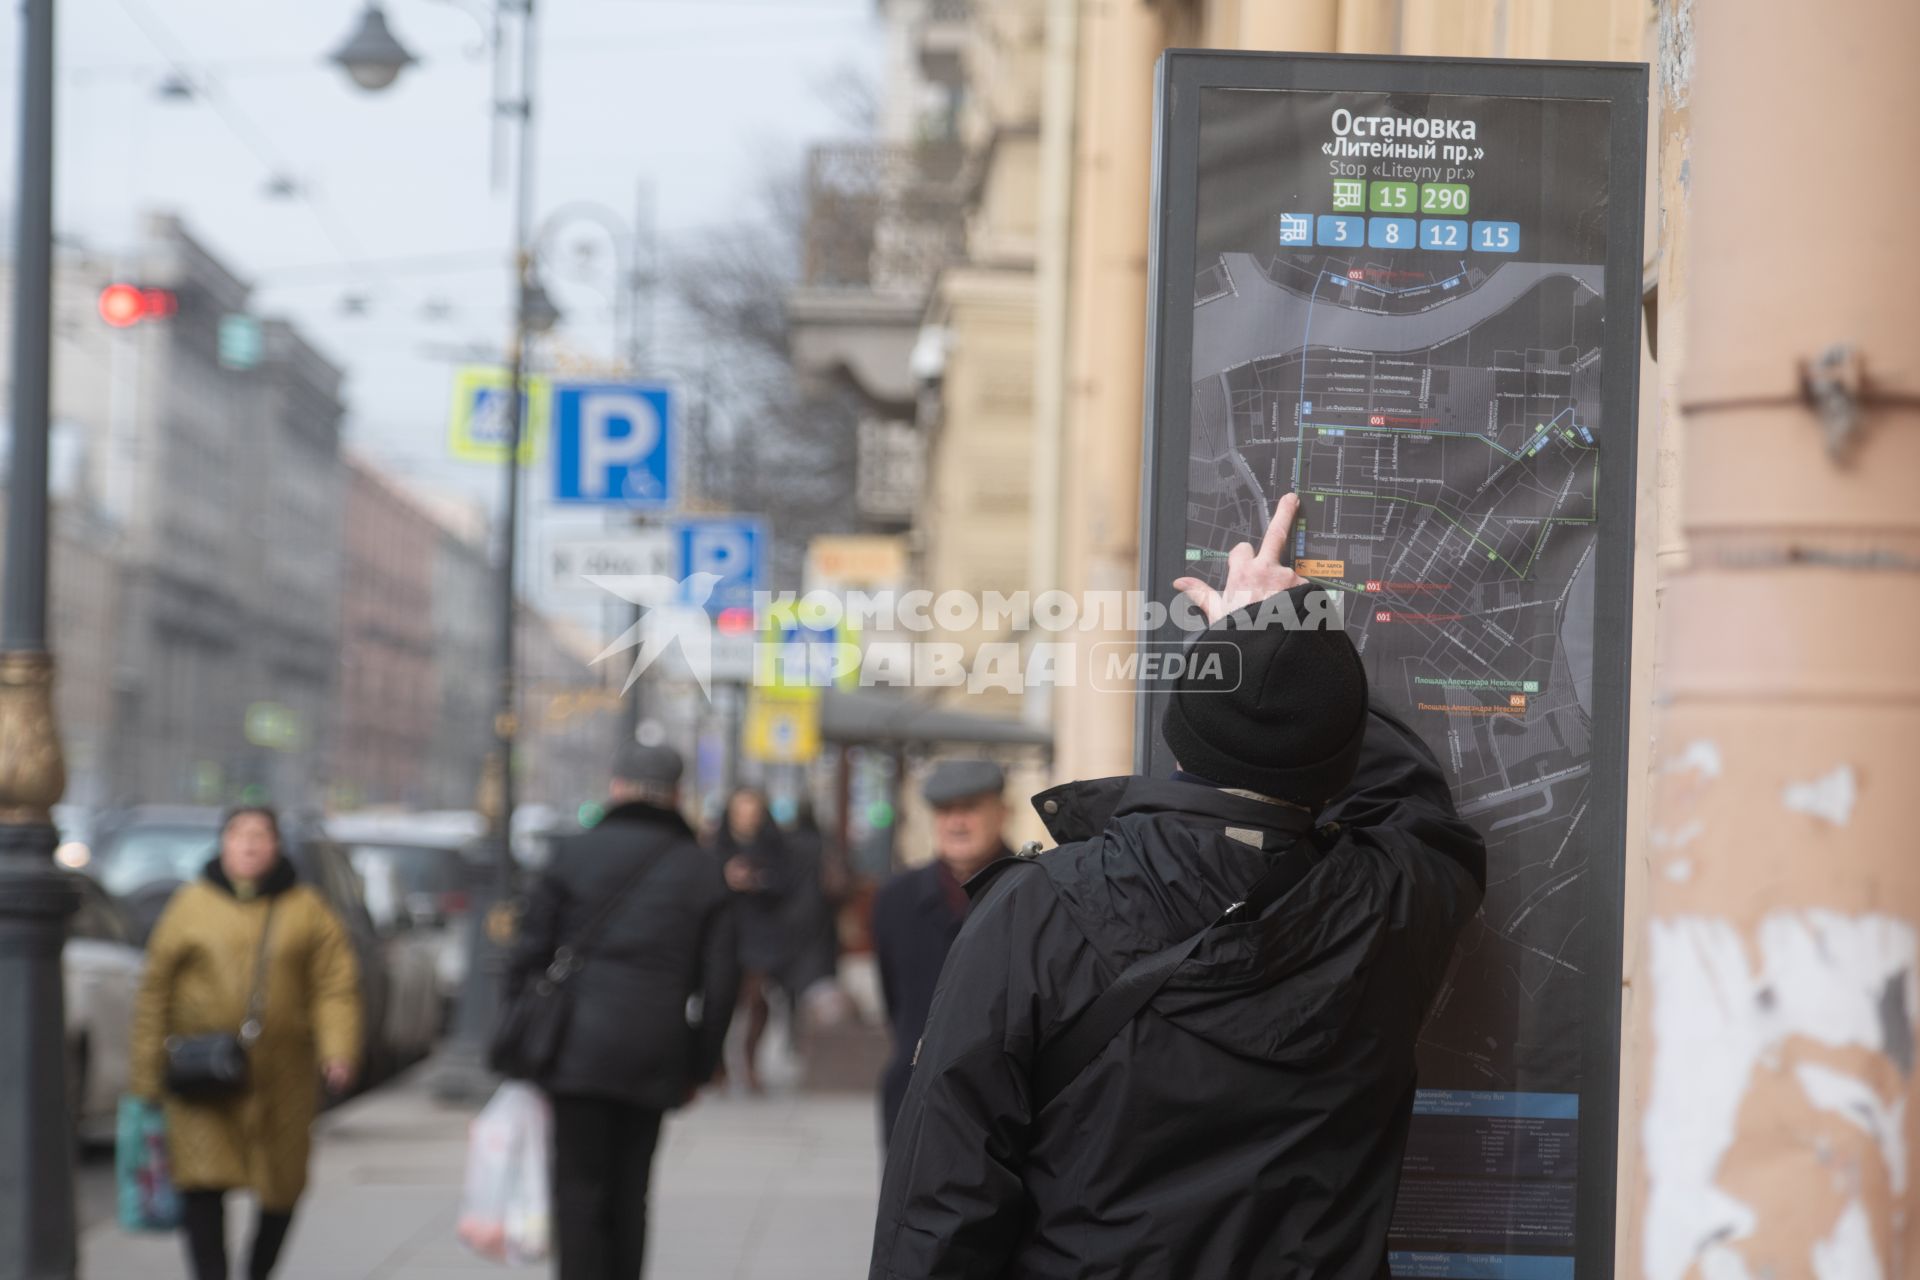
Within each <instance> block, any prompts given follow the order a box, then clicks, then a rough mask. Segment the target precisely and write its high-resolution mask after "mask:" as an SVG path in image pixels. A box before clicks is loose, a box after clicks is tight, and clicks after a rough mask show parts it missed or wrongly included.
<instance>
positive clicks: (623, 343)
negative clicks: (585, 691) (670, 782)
mask: <svg viewBox="0 0 1920 1280" xmlns="http://www.w3.org/2000/svg"><path fill="white" fill-rule="evenodd" d="M650 194H651V193H650V191H649V189H648V188H647V187H646V186H644V185H643V186H642V187H641V189H640V199H639V203H638V204H637V206H636V208H635V214H634V220H633V225H632V226H628V225H627V223H626V222H625V220H624V219H622V218H621V216H620V215H619V214H618V213H616V212H614V211H613V210H612V209H610V208H608V207H607V206H606V205H604V204H601V203H599V202H598V201H595V200H575V201H571V202H569V203H567V204H564V205H561V206H560V207H559V208H557V209H555V210H553V211H552V212H551V213H549V214H548V215H547V216H546V218H545V219H544V220H543V221H542V222H541V224H540V234H539V236H538V237H537V238H536V239H537V243H538V244H540V245H541V246H542V247H544V246H546V245H547V244H548V242H549V241H550V240H551V239H552V238H553V237H554V236H555V235H556V234H557V233H558V232H559V230H560V229H561V228H562V227H564V226H566V225H568V224H569V223H573V222H593V223H596V224H598V225H599V227H600V228H601V230H603V231H605V232H606V233H607V238H608V240H609V241H611V242H612V245H613V268H614V275H615V277H616V278H615V282H614V295H613V304H614V323H613V329H614V334H613V338H614V351H615V354H616V357H617V358H624V359H625V361H626V364H627V370H628V372H629V373H632V374H635V375H638V374H639V373H640V372H641V365H642V363H643V362H644V361H645V358H646V349H647V341H648V339H649V338H650V337H651V336H652V325H651V323H650V322H649V319H648V317H647V316H646V311H647V307H646V303H647V301H648V290H650V289H651V288H652V287H653V281H654V275H653V272H652V271H651V270H650V269H648V268H647V267H644V266H642V265H641V252H642V250H643V248H644V247H645V246H646V245H647V244H649V243H651V236H650V235H646V234H645V233H644V232H643V230H642V229H643V228H647V227H650V226H651V206H650V204H649V198H650ZM635 523H642V521H638V520H636V521H635ZM642 613H643V610H642V609H641V607H640V606H639V605H634V606H633V607H632V610H631V611H630V614H629V618H628V621H629V622H630V623H631V625H632V626H634V627H636V628H638V627H639V626H640V625H641V622H640V619H641V614H642ZM645 705H646V681H645V680H636V681H634V684H633V691H632V692H631V693H630V694H629V695H628V696H627V698H626V699H625V700H624V703H623V705H622V707H621V714H620V731H619V732H620V738H619V741H620V742H621V743H623V744H624V743H629V742H633V741H635V740H636V739H637V738H638V736H639V731H640V720H641V717H642V715H643V714H644V712H645Z"/></svg>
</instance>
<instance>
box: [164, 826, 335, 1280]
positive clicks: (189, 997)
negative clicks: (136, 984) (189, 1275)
mask: <svg viewBox="0 0 1920 1280" xmlns="http://www.w3.org/2000/svg"><path fill="white" fill-rule="evenodd" d="M249 1023H257V1035H256V1034H252V1032H253V1028H251V1027H249V1026H248V1025H247V1024H249ZM361 1034H362V1030H361V1009H360V989H359V976H358V969H357V966H356V964H355V961H354V956H353V946H352V944H351V943H350V942H349V940H348V938H347V933H346V930H345V929H344V928H343V927H342V925H341V923H340V921H339V919H338V918H337V917H335V915H334V914H333V912H332V910H331V909H330V908H329V907H328V906H327V904H326V901H325V900H324V899H323V898H322V897H321V896H320V894H319V892H318V891H316V890H315V889H313V888H311V887H309V886H307V885H304V884H301V883H300V880H299V876H298V874H297V873H296V872H295V870H294V867H293V864H292V863H291V862H289V861H287V859H286V857H285V856H284V854H283V853H282V850H281V844H280V824H279V821H278V819H277V817H276V816H275V814H274V812H273V810H271V809H266V808H258V807H247V808H240V809H235V810H233V811H232V812H231V813H229V814H228V815H227V817H226V821H225V822H224V823H223V824H222V826H221V830H220V849H219V854H218V856H216V857H215V858H214V859H213V860H212V861H211V862H209V863H208V864H207V866H206V869H205V870H204V871H202V872H201V875H200V878H199V879H198V880H195V881H193V882H191V883H189V884H187V885H185V886H183V887H182V888H181V889H180V891H179V892H178V893H176V894H175V895H174V896H173V899H172V901H171V902H169V903H168V904H167V908H166V910H165V911H163V912H162V913H161V916H160V919H159V922H158V923H157V924H156V925H155V926H154V930H153V936H152V938H151V939H150V940H149V941H148V943H147V961H146V971H145V975H144V977H143V979H142V981H141V984H140V995H139V999H138V1002H137V1003H136V1005H135V1007H134V1019H133V1042H132V1058H133V1061H132V1075H131V1079H130V1085H129V1091H130V1092H131V1093H132V1094H133V1095H134V1096H135V1097H137V1098H140V1099H143V1100H145V1101H148V1102H161V1101H162V1100H164V1105H165V1110H166V1118H167V1145H168V1155H169V1159H170V1160H171V1162H172V1170H173V1179H174V1184H175V1185H176V1186H177V1187H178V1188H179V1189H180V1192H181V1198H182V1205H183V1224H182V1225H183V1228H184V1232H185V1235H186V1246H187V1256H188V1259H189V1261H190V1262H191V1264H192V1267H193V1274H194V1276H195V1277H196V1280H227V1275H228V1272H227V1228H226V1193H227V1192H229V1191H234V1190H239V1189H242V1188H244V1189H247V1190H250V1191H252V1192H253V1194H254V1197H255V1199H256V1200H257V1201H258V1202H259V1210H260V1213H259V1222H258V1224H257V1226H256V1227H255V1230H254V1235H253V1246H252V1250H251V1253H250V1255H249V1258H248V1261H247V1276H248V1277H249V1280H265V1277H266V1276H268V1275H270V1274H271V1273H272V1271H273V1266H274V1263H275V1261H276V1260H277V1259H278V1258H279V1256H280V1249H281V1246H282V1245H283V1244H284V1243H285V1242H286V1237H287V1231H288V1228H289V1227H290V1226H291V1225H292V1222H293V1211H294V1207H295V1205H296V1204H297V1203H298V1202H299V1199H300V1194H301V1192H302V1191H304V1190H305V1189H306V1185H307V1154H308V1149H309V1146H310V1142H311V1129H312V1126H313V1117H314V1112H315V1110H316V1109H317V1107H318V1102H319V1093H320V1089H319V1084H320V1082H321V1081H322V1080H323V1079H324V1081H325V1083H326V1087H327V1088H328V1089H330V1090H332V1091H333V1092H334V1093H343V1092H345V1091H346V1089H347V1088H348V1086H349V1085H351V1084H352V1082H353V1077H354V1073H355V1071H356V1069H357V1066H358V1064H359V1062H360V1051H361ZM236 1036H237V1037H239V1039H240V1041H241V1043H242V1044H243V1045H245V1047H246V1054H245V1064H246V1066H245V1080H244V1084H243V1085H241V1086H240V1087H238V1088H237V1089H234V1090H232V1091H230V1092H227V1093H225V1094H224V1095H222V1096H210V1095H209V1094H206V1093H202V1092H200V1091H195V1093H194V1096H193V1097H191V1098H189V1097H183V1096H178V1094H177V1093H176V1090H179V1089H182V1088H184V1087H186V1086H185V1083H184V1081H183V1080H182V1078H181V1075H180V1073H179V1071H178V1070H177V1069H176V1070H171V1071H170V1069H169V1053H170V1052H173V1051H177V1050H178V1049H180V1048H181V1046H182V1045H183V1044H186V1043H189V1042H192V1041H194V1040H196V1039H199V1038H225V1037H236ZM170 1046H171V1048H170Z"/></svg>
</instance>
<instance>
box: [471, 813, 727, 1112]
mask: <svg viewBox="0 0 1920 1280" xmlns="http://www.w3.org/2000/svg"><path fill="white" fill-rule="evenodd" d="M642 863H652V864H654V865H653V867H652V869H651V870H650V871H649V872H648V873H647V875H646V878H645V879H643V880H641V881H640V882H639V883H638V884H637V885H636V886H635V887H634V888H633V889H632V890H631V891H628V892H627V893H626V896H625V897H624V899H623V900H622V901H621V902H620V904H619V905H618V906H617V907H616V908H614V911H613V914H612V916H611V917H609V918H608V920H607V925H606V928H605V930H604V931H603V932H602V933H601V934H600V938H599V940H598V941H597V942H596V943H595V944H594V945H593V946H592V947H590V948H588V949H587V951H586V952H585V954H584V955H583V957H582V959H583V961H584V964H583V967H582V968H581V969H580V970H579V972H577V973H576V974H574V976H573V977H572V978H571V979H570V980H569V983H568V985H569V986H570V987H571V988H572V992H573V1009H572V1015H571V1016H570V1017H569V1018H568V1020H567V1027H566V1033H565V1035H564V1037H563V1038H562V1039H561V1042H560V1052H559V1057H558V1060H557V1061H556V1062H555V1063H554V1064H553V1067H552V1069H551V1070H550V1071H549V1072H548V1073H547V1074H546V1075H545V1076H544V1077H542V1079H541V1080H540V1081H539V1083H540V1085H541V1086H542V1087H543V1088H545V1089H546V1090H547V1092H549V1093H552V1094H556V1095H561V1096H573V1097H589V1098H606V1099H610V1100H613V1101H618V1102H626V1103H630V1104H632V1105H634V1106H641V1107H651V1108H654V1109H656V1110H667V1109H670V1108H673V1107H677V1106H679V1105H680V1104H681V1103H682V1102H683V1101H685V1099H686V1096H687V1092H688V1090H690V1089H693V1088H696V1087H698V1086H700V1085H704V1084H705V1083H706V1082H707V1081H708V1080H709V1079H711V1078H712V1077H713V1074H714V1072H715V1070H717V1069H718V1067H719V1065H720V1054H721V1048H722V1046H723V1045H724V1044H725V1042H726V1036H727V1023H728V1021H729V1020H730V1019H731V1018H732V1016H733V1002H734V995H735V992H736V991H737V990H738V988H739V985H740V967H739V962H738V959H737V958H736V955H737V946H736V941H735V937H734V924H733V906H732V903H731V900H730V897H729V895H728V893H727V886H726V884H725V883H724V882H723V881H722V880H721V878H720V868H719V867H717V866H715V865H714V863H713V859H711V858H710V857H708V856H707V855H706V853H705V852H704V851H703V850H702V849H701V848H700V845H699V843H698V841H697V840H696V839H695V838H694V834H693V831H692V830H691V829H690V828H689V827H688V826H687V824H686V822H685V821H683V820H682V819H681V817H680V815H679V814H678V813H675V812H674V811H673V810H671V809H666V808H661V807H659V806H656V805H651V804H642V803H630V804H622V805H616V806H615V807H614V808H611V809H609V810H607V814H606V816H605V817H604V818H602V819H601V820H600V822H599V824H598V825H597V826H595V827H594V828H593V829H592V830H590V831H585V832H582V833H581V834H579V835H576V836H569V837H568V838H566V839H565V840H562V841H560V842H559V844H558V846H557V847H556V849H555V850H554V854H553V859H552V861H551V862H550V863H549V864H548V865H547V868H546V870H544V871H543V872H542V873H541V874H540V878H539V879H538V880H537V881H536V882H535V883H534V886H533V889H532V891H531V892H530V893H529V894H528V895H527V908H526V913H525V915H524V916H523V917H522V919H521V924H520V937H519V940H518V941H517V943H516V944H515V946H514V950H513V955H512V957H511V961H510V964H509V968H508V974H507V977H508V989H509V992H510V993H511V992H515V991H518V990H519V988H520V986H521V985H522V984H524V983H525V982H526V981H527V980H528V979H529V978H530V977H532V976H533V975H534V974H536V973H538V972H539V971H540V970H541V969H544V968H545V967H546V966H547V964H548V963H549V962H551V961H552V959H553V956H554V952H555V950H556V949H557V948H559V947H560V946H562V945H564V944H566V943H568V942H569V941H571V940H572V939H573V938H575V937H576V936H578V934H579V932H580V930H581V929H582V928H583V927H584V926H585V925H586V923H587V922H588V921H589V920H591V919H592V918H593V916H594V915H595V913H596V912H597V910H598V909H599V908H600V907H601V905H602V904H604V903H605V902H606V901H607V899H608V897H609V896H610V895H613V894H618V893H620V892H621V891H622V888H623V886H624V885H625V884H626V883H627V882H628V880H629V879H630V878H631V876H632V875H633V873H634V870H635V869H636V868H637V867H639V866H640V865H641V864H642ZM696 996H697V997H699V999H700V1002H701V1009H702V1016H701V1019H700V1022H699V1025H698V1026H690V1025H689V1024H688V1021H687V1005H688V999H689V997H696Z"/></svg>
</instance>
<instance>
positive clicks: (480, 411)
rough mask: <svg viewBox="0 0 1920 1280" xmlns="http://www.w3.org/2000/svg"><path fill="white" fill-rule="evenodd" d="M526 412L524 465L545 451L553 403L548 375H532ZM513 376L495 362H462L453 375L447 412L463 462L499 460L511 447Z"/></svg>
mask: <svg viewBox="0 0 1920 1280" xmlns="http://www.w3.org/2000/svg"><path fill="white" fill-rule="evenodd" d="M526 396H527V406H526V412H525V414H524V415H523V416H522V418H521V421H522V422H524V423H525V424H526V429H525V430H524V431H522V432H521V434H520V465H522V466H527V465H529V464H531V463H532V462H533V460H534V459H535V458H537V457H538V456H539V454H540V448H541V445H542V444H543V443H544V442H545V440H546V435H547V419H548V417H549V414H550V410H551V407H552V404H553V387H552V384H551V381H550V380H549V379H548V378H547V377H545V376H544V375H542V374H537V373H530V374H528V375H527V377H526ZM510 398H511V397H510V396H509V395H508V377H507V371H506V370H505V369H502V368H499V367H497V366H494V365H484V364H469V365H462V366H461V367H460V368H459V369H457V370H455V371H454V375H453V402H452V404H451V405H450V406H449V409H448V413H447V451H448V452H449V453H451V454H452V455H453V456H454V457H456V458H459V459H460V460H461V461H463V462H499V461H501V460H502V459H503V458H504V457H505V456H506V449H507V401H508V400H509V399H510Z"/></svg>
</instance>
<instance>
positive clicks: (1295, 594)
mask: <svg viewBox="0 0 1920 1280" xmlns="http://www.w3.org/2000/svg"><path fill="white" fill-rule="evenodd" d="M1323 590H1324V588H1321V587H1317V586H1314V585H1313V584H1311V583H1308V584H1303V585H1301V586H1298V587H1295V588H1294V589H1293V590H1291V591H1289V592H1286V593H1285V595H1284V596H1277V597H1275V598H1274V599H1273V600H1271V601H1269V602H1267V603H1266V604H1265V605H1264V606H1263V605H1250V606H1248V607H1247V608H1245V609H1241V610H1239V611H1238V612H1236V613H1231V614H1228V615H1227V616H1226V617H1224V618H1222V619H1220V620H1219V621H1218V622H1216V623H1214V624H1213V625H1212V626H1210V627H1208V628H1207V630H1206V631H1204V632H1202V633H1201V634H1200V636H1199V637H1198V639H1197V641H1196V645H1198V646H1205V648H1206V649H1208V650H1213V651H1217V650H1218V648H1219V646H1222V645H1226V646H1231V648H1232V649H1233V650H1236V651H1237V654H1238V657H1237V660H1236V659H1235V658H1234V657H1233V656H1231V655H1228V656H1227V660H1226V661H1224V662H1221V663H1195V664H1191V665H1190V668H1189V672H1188V674H1186V675H1184V676H1182V677H1181V679H1180V680H1179V681H1178V682H1177V683H1176V684H1175V685H1174V687H1173V692H1172V695H1171V696H1170V697H1169V698H1168V699H1167V710H1166V714H1165V715H1164V716H1163V717H1162V719H1161V722H1160V731H1161V733H1162V734H1164V735H1165V736H1166V739H1167V745H1168V746H1169V747H1171V748H1173V757H1174V759H1175V760H1178V761H1179V762H1180V767H1181V768H1182V769H1183V770H1186V771H1187V772H1189V773H1196V774H1199V775H1200V776H1201V777H1204V778H1207V779H1209V780H1211V781H1213V782H1217V783H1219V784H1220V785H1221V786H1226V787H1238V788H1241V789H1243V790H1247V791H1257V792H1259V793H1260V794H1261V795H1266V796H1273V797H1275V798H1277V799H1280V800H1289V801H1292V802H1293V803H1294V804H1298V805H1303V806H1305V807H1306V808H1309V809H1315V810H1318V809H1319V808H1321V807H1322V806H1323V805H1325V804H1326V803H1327V802H1328V801H1329V800H1332V799H1333V798H1334V796H1336V795H1337V794H1339V792H1340V790H1341V788H1343V787H1345V786H1346V785H1347V783H1348V782H1350V781H1351V780H1352V779H1353V771H1354V769H1355V767H1356V766H1357V765H1358V764H1359V761H1360V741H1361V738H1362V737H1363V736H1364V735H1365V733H1366V727H1367V673H1366V670H1365V668H1363V667H1362V666H1361V665H1360V654H1359V653H1358V651H1356V650H1355V649H1354V647H1353V641H1351V640H1349V639H1348V638H1347V633H1346V632H1345V631H1344V630H1342V629H1341V628H1340V626H1339V625H1338V624H1337V623H1336V622H1335V621H1334V619H1333V617H1332V616H1331V615H1330V613H1329V611H1328V609H1327V605H1328V604H1329V603H1330V602H1329V601H1326V600H1313V599H1312V597H1313V596H1315V595H1317V594H1319V593H1321V592H1322V591H1323Z"/></svg>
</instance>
